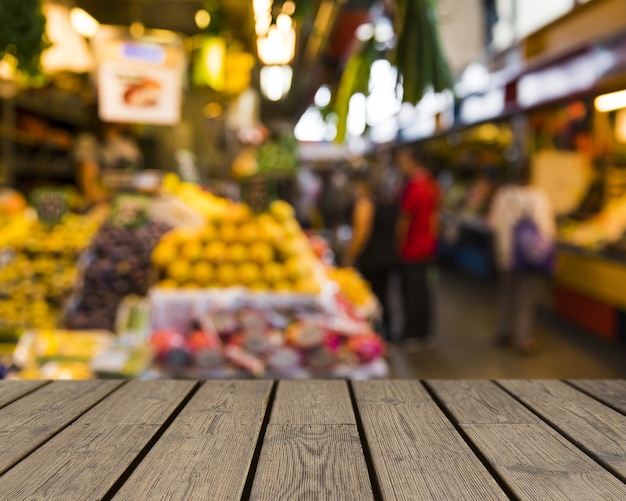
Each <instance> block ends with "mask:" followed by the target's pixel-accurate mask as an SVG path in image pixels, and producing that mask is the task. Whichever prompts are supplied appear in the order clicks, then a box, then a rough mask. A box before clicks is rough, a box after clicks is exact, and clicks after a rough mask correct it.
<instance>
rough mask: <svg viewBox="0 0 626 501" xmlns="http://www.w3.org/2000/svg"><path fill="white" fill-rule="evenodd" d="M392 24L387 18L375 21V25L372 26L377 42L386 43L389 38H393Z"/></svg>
mask: <svg viewBox="0 0 626 501" xmlns="http://www.w3.org/2000/svg"><path fill="white" fill-rule="evenodd" d="M393 36H394V33H393V26H391V22H390V21H389V20H387V19H384V20H380V21H379V22H377V23H376V27H375V28H374V38H375V39H376V41H377V42H378V43H387V42H389V41H390V40H393Z"/></svg>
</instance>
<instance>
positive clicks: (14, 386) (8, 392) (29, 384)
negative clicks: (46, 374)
mask: <svg viewBox="0 0 626 501" xmlns="http://www.w3.org/2000/svg"><path fill="white" fill-rule="evenodd" d="M47 382H48V381H8V380H6V379H4V380H2V381H0V407H4V406H5V405H7V404H10V403H11V402H13V401H14V400H17V399H18V398H20V397H22V396H24V395H26V394H28V393H30V392H32V391H33V390H36V389H37V388H40V387H42V386H43V385H44V384H46V383H47Z"/></svg>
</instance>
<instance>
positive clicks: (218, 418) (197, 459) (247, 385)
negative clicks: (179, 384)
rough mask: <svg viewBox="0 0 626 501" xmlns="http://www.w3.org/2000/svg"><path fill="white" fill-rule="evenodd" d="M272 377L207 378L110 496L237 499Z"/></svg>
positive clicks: (259, 427) (131, 498) (240, 492)
mask: <svg viewBox="0 0 626 501" xmlns="http://www.w3.org/2000/svg"><path fill="white" fill-rule="evenodd" d="M271 387H272V382H271V381H207V382H205V383H204V384H203V385H202V387H201V388H200V389H199V390H198V392H197V393H196V394H195V395H194V396H193V398H192V399H191V400H190V401H189V402H188V403H187V405H186V406H185V408H184V409H183V410H182V411H181V413H180V414H179V415H178V417H177V418H176V419H175V420H174V422H173V423H172V424H171V425H170V427H169V428H168V429H167V430H166V431H165V433H164V434H163V436H162V437H161V438H160V439H159V441H158V442H157V443H156V444H155V446H154V447H153V448H152V449H151V450H150V452H149V453H148V455H147V456H146V457H145V458H144V460H143V461H142V462H141V464H140V465H139V466H138V467H137V469H136V470H135V471H134V472H133V474H132V475H131V476H130V478H129V479H128V480H127V481H126V483H124V485H123V486H122V488H121V489H120V491H119V492H118V493H117V494H116V496H115V497H114V499H116V500H121V499H128V500H132V501H134V500H137V499H150V500H167V501H170V500H181V501H182V500H185V501H187V500H195V499H197V500H208V499H240V498H241V495H242V492H243V488H244V485H245V482H246V476H247V473H248V470H249V468H250V464H251V461H252V456H253V453H254V449H255V445H256V442H257V439H258V435H259V431H260V429H261V424H262V422H263V417H264V415H265V410H266V407H267V403H268V399H269V395H270V390H271Z"/></svg>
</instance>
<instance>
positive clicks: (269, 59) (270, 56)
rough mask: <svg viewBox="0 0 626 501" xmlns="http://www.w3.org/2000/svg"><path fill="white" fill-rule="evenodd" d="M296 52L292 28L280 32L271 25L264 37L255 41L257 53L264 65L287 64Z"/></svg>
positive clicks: (294, 34) (294, 33)
mask: <svg viewBox="0 0 626 501" xmlns="http://www.w3.org/2000/svg"><path fill="white" fill-rule="evenodd" d="M295 51H296V32H295V30H294V29H293V26H292V27H291V28H290V29H289V30H288V31H287V32H283V31H281V30H280V29H279V28H278V27H277V26H276V25H272V26H271V27H270V29H269V31H268V32H267V36H266V37H262V38H259V39H257V52H258V54H259V59H260V60H261V62H263V63H264V64H270V65H284V64H289V63H290V62H291V61H292V60H293V58H294V55H295Z"/></svg>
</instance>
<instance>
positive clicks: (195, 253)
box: [180, 240, 203, 261]
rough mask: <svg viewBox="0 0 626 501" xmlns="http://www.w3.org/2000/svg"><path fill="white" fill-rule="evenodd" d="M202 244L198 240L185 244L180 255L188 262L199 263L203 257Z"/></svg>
mask: <svg viewBox="0 0 626 501" xmlns="http://www.w3.org/2000/svg"><path fill="white" fill-rule="evenodd" d="M202 251H203V247H202V243H201V242H199V241H198V240H191V241H188V242H185V243H184V244H183V245H182V246H181V248H180V255H181V257H182V258H183V259H186V260H188V261H197V260H198V259H200V257H201V256H202Z"/></svg>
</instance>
